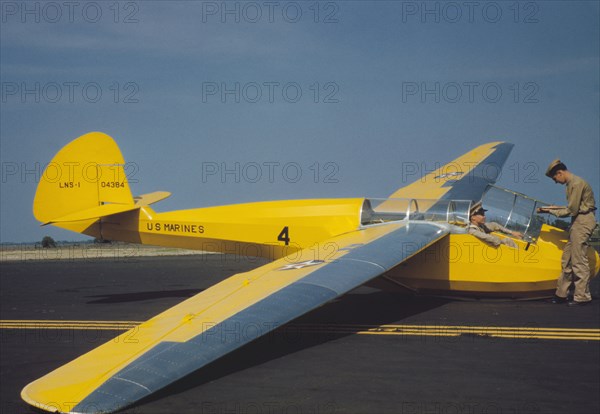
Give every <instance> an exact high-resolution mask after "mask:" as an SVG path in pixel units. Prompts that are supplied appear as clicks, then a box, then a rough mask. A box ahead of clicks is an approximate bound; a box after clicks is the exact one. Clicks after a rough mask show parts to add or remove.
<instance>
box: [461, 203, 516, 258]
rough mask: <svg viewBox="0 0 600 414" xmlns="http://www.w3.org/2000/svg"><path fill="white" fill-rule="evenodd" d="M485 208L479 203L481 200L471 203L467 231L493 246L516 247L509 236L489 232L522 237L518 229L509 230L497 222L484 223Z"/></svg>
mask: <svg viewBox="0 0 600 414" xmlns="http://www.w3.org/2000/svg"><path fill="white" fill-rule="evenodd" d="M486 211H487V210H486V209H484V208H483V206H482V205H481V201H479V202H477V203H475V204H473V206H472V207H471V210H470V211H469V221H470V223H469V225H468V226H467V232H468V233H469V234H472V235H473V236H475V237H477V238H478V239H480V240H483V241H484V242H486V243H488V244H490V245H492V246H494V247H498V246H500V245H501V244H505V245H507V246H509V247H512V248H513V249H516V248H517V244H516V243H515V242H514V241H513V240H511V239H509V238H500V237H498V236H495V235H493V234H491V233H492V232H494V231H497V232H500V233H505V234H509V235H511V236H513V237H516V238H518V239H522V238H523V235H522V234H521V233H519V232H518V231H511V230H509V229H507V228H506V227H503V226H501V225H500V224H498V223H494V222H491V223H486V222H485V212H486Z"/></svg>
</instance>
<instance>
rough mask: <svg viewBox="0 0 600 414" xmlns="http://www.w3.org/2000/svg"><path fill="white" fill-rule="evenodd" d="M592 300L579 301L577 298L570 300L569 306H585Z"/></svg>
mask: <svg viewBox="0 0 600 414" xmlns="http://www.w3.org/2000/svg"><path fill="white" fill-rule="evenodd" d="M588 303H590V302H577V301H576V300H570V301H569V303H567V306H585V305H587V304H588Z"/></svg>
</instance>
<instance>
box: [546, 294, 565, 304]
mask: <svg viewBox="0 0 600 414" xmlns="http://www.w3.org/2000/svg"><path fill="white" fill-rule="evenodd" d="M548 303H553V304H554V305H558V304H561V303H567V298H561V297H560V296H556V295H554V296H553V297H552V299H549V300H548Z"/></svg>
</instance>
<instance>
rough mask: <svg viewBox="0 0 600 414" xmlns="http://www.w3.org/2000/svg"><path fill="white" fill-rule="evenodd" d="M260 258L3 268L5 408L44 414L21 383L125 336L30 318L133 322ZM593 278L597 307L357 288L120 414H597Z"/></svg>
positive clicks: (599, 351) (0, 381) (599, 389)
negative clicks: (37, 324) (31, 404)
mask: <svg viewBox="0 0 600 414" xmlns="http://www.w3.org/2000/svg"><path fill="white" fill-rule="evenodd" d="M262 263H264V261H262V260H260V259H256V260H252V261H250V260H248V259H246V258H243V259H242V258H239V257H235V256H227V255H200V256H179V257H126V258H116V259H90V260H61V261H51V262H50V261H17V262H3V263H0V266H1V277H0V282H1V286H0V287H1V296H0V299H1V304H0V319H1V320H2V321H3V322H6V321H22V322H21V325H19V323H16V325H13V326H12V327H11V325H7V324H6V323H4V324H3V325H2V326H3V327H2V329H0V334H1V341H0V346H1V348H0V351H1V352H0V354H1V358H0V387H1V388H0V396H1V406H0V413H2V414H5V413H6V414H15V413H16V414H21V413H35V412H38V411H35V410H33V409H32V408H30V407H29V406H28V405H27V404H25V403H24V402H22V401H21V398H20V396H19V394H20V391H21V389H22V388H23V387H24V386H25V385H26V384H28V383H29V382H31V381H33V380H35V379H37V378H39V377H41V376H43V375H44V374H46V373H48V372H50V371H51V370H53V369H55V368H57V367H59V366H61V365H62V364H64V363H67V362H69V361H71V360H72V359H74V358H76V357H77V356H79V355H81V354H83V353H84V352H86V351H88V350H91V349H93V348H95V347H97V346H99V345H101V344H102V343H103V342H105V341H107V340H110V339H111V338H113V337H115V336H117V335H118V334H120V333H122V330H119V326H118V324H117V325H115V329H112V328H110V327H109V329H100V327H99V325H98V324H90V326H89V329H82V328H79V327H78V326H70V327H68V326H66V325H65V326H63V328H64V329H56V328H52V327H48V326H46V325H44V324H42V325H40V327H35V326H34V327H32V326H26V325H25V321H45V322H46V323H47V324H49V323H56V321H87V322H90V321H123V322H127V323H130V324H135V323H137V322H142V321H144V320H147V319H149V318H150V317H152V316H154V315H156V314H158V313H159V312H161V311H163V310H165V309H167V308H169V307H171V306H173V305H175V304H177V303H179V302H181V301H182V300H184V299H185V298H188V297H190V296H192V295H194V294H195V293H197V292H200V291H202V290H203V289H206V288H207V287H209V286H211V285H213V284H214V283H217V282H218V281H220V280H222V279H224V278H226V277H227V276H229V275H232V274H234V273H239V272H243V271H246V270H250V269H252V268H254V267H256V266H258V265H260V264H262ZM598 282H599V281H598V278H596V279H595V280H594V281H593V282H592V294H593V296H594V297H595V298H596V299H595V300H594V301H593V302H592V303H591V304H589V305H587V306H585V307H580V308H569V307H567V306H566V305H552V304H548V303H545V302H544V301H458V300H449V299H444V298H431V297H419V296H413V295H403V294H398V293H387V292H383V291H377V290H374V289H370V288H359V289H357V290H355V291H353V292H351V293H349V294H347V295H345V296H343V297H341V298H339V299H338V300H336V301H334V302H332V303H329V304H327V305H325V306H323V307H321V308H319V309H317V310H316V311H313V312H311V313H310V314H308V315H306V316H304V317H302V318H300V319H299V320H296V321H295V322H294V323H293V324H291V325H288V326H284V327H281V328H279V329H278V330H276V331H275V333H272V334H269V335H267V336H265V337H262V338H261V339H258V340H256V341H254V342H252V343H251V344H249V345H247V346H245V347H243V348H241V349H239V350H238V351H236V352H234V353H232V354H230V355H228V356H226V357H224V358H222V359H221V360H219V361H216V362H214V363H212V364H211V365H209V366H208V367H206V368H204V369H201V370H199V371H197V372H195V373H193V374H191V375H190V376H188V377H186V378H184V379H182V380H180V381H178V382H176V383H174V384H172V385H171V386H169V387H167V388H165V389H164V390H162V391H160V392H158V393H156V394H154V395H152V396H150V397H148V398H146V399H145V400H142V401H141V402H139V403H138V404H136V405H134V406H132V407H130V408H128V409H126V410H124V411H123V412H125V413H140V414H141V413H144V414H146V413H148V414H152V413H181V414H183V413H203V414H204V413H206V414H209V413H210V414H226V413H227V414H231V413H233V414H246V413H247V414H260V413H265V414H279V413H282V414H296V413H303V414H329V413H402V414H462V413H468V414H480V413H481V414H484V413H504V414H522V413H565V412H571V413H590V414H596V413H598V412H600V397H599V395H600V340H599V339H600V338H599V333H598V332H599V331H598V329H599V328H600V312H599V310H600V309H599V308H600V293H599V289H598ZM13 323H14V322H13ZM81 323H83V324H85V322H81ZM22 328H27V329H22ZM455 331H456V332H458V334H456V335H454V334H453V332H455ZM581 332H584V333H585V334H582V333H581ZM590 332H591V333H590ZM499 333H504V334H502V335H497V334H499Z"/></svg>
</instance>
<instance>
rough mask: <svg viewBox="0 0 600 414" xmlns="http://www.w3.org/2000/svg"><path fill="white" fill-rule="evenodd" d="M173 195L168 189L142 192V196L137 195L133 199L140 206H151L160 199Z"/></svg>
mask: <svg viewBox="0 0 600 414" xmlns="http://www.w3.org/2000/svg"><path fill="white" fill-rule="evenodd" d="M169 196H171V193H169V192H168V191H155V192H153V193H148V194H142V195H141V196H135V197H133V199H134V200H135V205H136V206H138V207H144V206H149V205H150V204H154V203H156V202H158V201H161V200H164V199H165V198H167V197H169Z"/></svg>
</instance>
